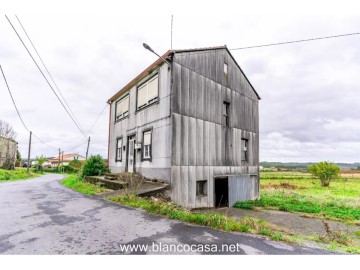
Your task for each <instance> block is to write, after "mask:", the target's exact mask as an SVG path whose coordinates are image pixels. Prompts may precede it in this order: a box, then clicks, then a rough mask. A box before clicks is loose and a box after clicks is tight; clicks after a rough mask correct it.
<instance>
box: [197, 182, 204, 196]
mask: <svg viewBox="0 0 360 270" xmlns="http://www.w3.org/2000/svg"><path fill="white" fill-rule="evenodd" d="M206 195H207V180H198V181H196V196H206Z"/></svg>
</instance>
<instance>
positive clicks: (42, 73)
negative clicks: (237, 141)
mask: <svg viewBox="0 0 360 270" xmlns="http://www.w3.org/2000/svg"><path fill="white" fill-rule="evenodd" d="M5 17H6V19H7V20H8V22H9V23H10V25H11V27H12V29H13V30H14V31H15V33H16V35H17V36H18V38H19V39H20V41H21V43H22V44H23V45H24V47H25V49H26V51H27V52H28V54H29V55H30V57H31V59H32V60H33V62H34V63H35V65H36V66H37V68H38V69H39V71H40V73H41V75H42V76H43V77H44V79H45V80H46V82H47V83H48V85H49V86H50V88H51V90H52V91H53V93H54V94H55V96H56V97H57V99H58V100H59V102H60V103H61V105H62V107H63V108H64V109H65V111H66V112H67V114H68V115H69V116H70V118H71V120H72V121H73V122H74V124H75V125H76V126H77V128H78V129H79V130H80V132H81V133H82V134H83V135H84V137H86V135H85V133H84V132H83V131H82V129H81V128H80V126H79V125H78V124H77V123H76V121H75V120H74V118H73V117H72V116H71V114H70V113H69V111H68V110H67V109H66V107H65V105H64V103H63V102H62V101H61V99H60V98H59V96H58V95H57V94H56V92H55V90H54V88H53V87H52V85H51V84H50V82H49V81H48V79H47V78H46V76H45V74H44V72H43V71H42V70H41V68H40V67H39V65H38V64H37V62H36V61H35V59H34V57H33V56H32V54H31V53H30V51H29V49H28V48H27V47H26V45H25V43H24V41H23V40H22V38H21V37H20V35H19V34H18V32H17V31H16V29H15V27H14V26H13V24H12V23H11V21H10V20H9V18H8V17H7V16H6V15H5Z"/></svg>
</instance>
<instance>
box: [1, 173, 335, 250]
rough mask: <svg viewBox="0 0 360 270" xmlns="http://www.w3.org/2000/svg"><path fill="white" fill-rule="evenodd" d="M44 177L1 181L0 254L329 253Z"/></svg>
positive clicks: (60, 176)
mask: <svg viewBox="0 0 360 270" xmlns="http://www.w3.org/2000/svg"><path fill="white" fill-rule="evenodd" d="M63 177H64V176H62V175H56V174H47V175H45V176H42V177H39V178H34V179H30V180H24V181H14V182H4V183H0V254H133V253H135V254H224V253H226V254H329V253H330V252H329V251H325V250H321V249H313V248H305V247H299V246H295V245H289V244H285V243H281V242H274V241H270V240H267V239H265V238H262V237H257V236H252V235H246V234H238V233H225V232H220V231H216V230H213V229H210V228H206V227H202V226H193V225H189V224H186V223H183V222H180V221H177V220H171V219H167V218H162V217H159V216H155V215H151V214H148V213H146V212H144V211H141V210H137V209H132V208H128V207H125V206H121V205H117V204H114V203H111V202H109V201H107V200H105V199H102V198H99V197H97V196H87V195H83V194H80V193H77V192H75V191H72V190H70V189H68V188H66V187H64V186H62V185H61V184H60V180H61V179H62V178H63Z"/></svg>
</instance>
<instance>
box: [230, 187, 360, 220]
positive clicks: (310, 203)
mask: <svg viewBox="0 0 360 270" xmlns="http://www.w3.org/2000/svg"><path fill="white" fill-rule="evenodd" d="M234 207H236V208H243V209H254V208H255V207H264V208H269V209H276V210H280V211H285V212H302V213H309V214H313V215H315V216H319V217H325V218H328V219H333V220H338V221H343V222H348V223H356V222H358V221H359V220H360V208H355V207H350V206H346V205H343V204H341V203H338V202H336V201H335V200H331V201H321V200H318V199H317V198H314V197H310V196H304V195H300V194H287V193H285V192H281V191H278V192H271V193H267V192H263V193H262V194H261V198H260V199H259V200H254V201H245V202H237V203H236V204H235V205H234Z"/></svg>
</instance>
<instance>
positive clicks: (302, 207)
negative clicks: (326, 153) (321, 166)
mask: <svg viewBox="0 0 360 270" xmlns="http://www.w3.org/2000/svg"><path fill="white" fill-rule="evenodd" d="M260 189H261V199H260V200H256V201H249V202H244V203H237V205H236V206H237V207H239V208H250V209H251V208H254V207H263V208H266V209H275V210H281V211H287V212H302V213H308V214H311V215H314V216H317V217H322V218H327V219H333V220H338V221H342V222H348V223H355V224H359V222H360V173H352V174H349V173H346V174H345V173H343V174H341V177H339V178H338V179H335V180H333V181H332V182H331V184H330V187H322V186H321V185H320V181H319V180H318V179H316V178H314V177H313V176H311V175H310V174H308V173H302V172H266V173H262V174H261V185H260Z"/></svg>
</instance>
